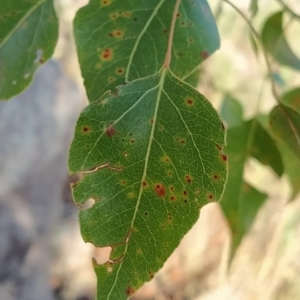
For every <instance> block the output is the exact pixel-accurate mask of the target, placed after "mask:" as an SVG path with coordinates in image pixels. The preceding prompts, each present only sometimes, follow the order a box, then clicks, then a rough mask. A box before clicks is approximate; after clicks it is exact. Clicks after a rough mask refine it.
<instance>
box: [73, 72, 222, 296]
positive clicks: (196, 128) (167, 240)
mask: <svg viewBox="0 0 300 300" xmlns="http://www.w3.org/2000/svg"><path fill="white" fill-rule="evenodd" d="M223 146H224V128H223V125H222V122H221V120H220V119H219V117H218V115H217V113H216V112H215V110H214V109H213V107H212V105H211V104H210V103H209V102H208V101H207V100H206V99H205V98H204V97H203V96H202V95H200V94H199V93H198V92H197V91H195V90H194V89H193V88H192V87H191V86H190V85H187V84H185V83H184V82H182V81H180V80H179V79H178V78H176V77H175V76H174V75H173V74H172V73H171V72H170V71H169V70H168V69H165V68H163V69H162V70H161V71H160V72H158V73H157V74H155V75H153V76H150V77H147V78H144V79H139V80H136V81H133V82H132V83H129V84H127V85H124V86H121V87H118V88H117V90H116V91H115V92H114V93H113V94H110V93H106V94H104V95H103V96H102V97H101V98H100V99H99V100H98V101H96V102H93V103H91V104H90V105H89V106H88V107H87V108H86V109H85V110H84V111H83V113H82V114H81V116H80V118H79V121H78V124H77V127H76V132H75V139H74V141H73V143H72V146H71V150H70V157H69V168H70V170H71V172H72V173H75V172H83V175H82V176H83V177H82V180H81V181H80V182H78V183H77V184H76V186H74V187H73V196H74V199H75V202H76V203H77V204H83V203H84V202H85V201H87V200H88V199H89V198H93V199H94V200H95V201H96V202H95V204H94V206H93V207H92V208H90V209H88V210H85V211H82V212H81V213H80V223H81V232H82V236H83V238H84V240H85V241H89V242H92V243H93V244H95V245H96V246H99V247H104V246H111V247H112V253H111V257H110V262H107V263H106V264H104V265H97V264H95V271H96V274H97V278H98V298H99V299H125V298H126V297H128V296H130V295H131V294H132V293H133V292H134V291H136V290H137V289H138V288H139V287H140V286H141V285H142V284H143V283H144V282H145V281H149V280H150V279H151V278H152V277H153V276H154V274H155V272H156V271H157V270H159V269H160V268H161V267H162V265H163V264H164V262H165V261H166V259H167V258H168V256H169V255H170V254H171V253H172V252H173V251H174V249H175V248H176V247H177V246H178V244H179V242H180V240H181V239H182V237H183V236H184V235H185V234H186V233H187V232H188V230H189V229H190V228H191V227H192V225H193V224H194V223H195V222H196V220H197V218H198V216H199V209H200V208H201V207H202V206H203V205H204V204H206V203H208V202H211V201H215V200H218V199H220V197H221V194H222V191H223V187H224V184H225V182H226V165H227V157H226V156H225V155H224V154H222V148H223Z"/></svg>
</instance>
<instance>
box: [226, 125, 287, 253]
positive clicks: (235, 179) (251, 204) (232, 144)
mask: <svg viewBox="0 0 300 300" xmlns="http://www.w3.org/2000/svg"><path fill="white" fill-rule="evenodd" d="M227 144H228V146H227V147H226V148H225V153H226V154H227V155H228V159H229V166H228V168H229V174H228V180H227V184H226V187H225V191H224V194H223V197H222V201H221V206H222V208H223V211H224V213H225V215H226V217H227V219H228V221H229V223H230V227H231V229H232V233H233V240H232V255H233V254H234V252H235V251H236V248H237V247H238V245H239V243H240V241H241V239H242V237H243V235H244V234H245V233H246V232H247V231H248V230H249V229H250V226H251V224H252V221H253V219H254V217H255V215H256V212H257V211H258V209H259V207H260V205H261V204H262V203H263V201H264V199H265V198H266V196H265V195H264V194H261V193H260V192H258V191H256V190H255V189H254V188H252V187H250V186H248V185H247V184H245V182H244V180H243V174H244V167H245V163H246V161H247V159H248V158H249V157H255V158H256V159H258V160H259V161H260V162H261V163H263V164H265V165H270V166H271V167H272V168H273V169H274V171H275V172H276V173H277V174H279V175H281V174H282V172H283V163H282V159H281V156H280V153H279V151H278V149H277V146H276V144H275V142H274V141H273V140H272V138H271V137H270V136H269V134H268V133H267V131H266V130H265V129H264V128H263V127H262V126H261V125H260V123H259V121H258V120H257V119H253V120H250V121H247V122H243V123H242V124H240V125H239V126H235V127H232V128H229V129H228V131H227Z"/></svg>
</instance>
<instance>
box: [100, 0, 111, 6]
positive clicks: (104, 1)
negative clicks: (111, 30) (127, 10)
mask: <svg viewBox="0 0 300 300" xmlns="http://www.w3.org/2000/svg"><path fill="white" fill-rule="evenodd" d="M100 3H101V5H102V6H107V5H109V4H110V3H111V0H101V2H100Z"/></svg>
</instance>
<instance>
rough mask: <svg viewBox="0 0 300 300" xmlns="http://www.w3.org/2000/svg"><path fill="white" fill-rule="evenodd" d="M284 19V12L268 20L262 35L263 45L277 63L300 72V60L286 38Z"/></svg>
mask: <svg viewBox="0 0 300 300" xmlns="http://www.w3.org/2000/svg"><path fill="white" fill-rule="evenodd" d="M282 18H283V11H279V12H277V13H275V14H273V15H272V16H270V17H269V18H268V19H267V21H266V23H265V25H264V27H263V30H262V34H261V38H262V42H263V45H264V47H265V49H266V50H267V51H268V52H269V53H270V54H271V55H272V56H273V58H274V59H275V60H276V61H277V62H279V63H281V64H283V65H286V66H289V67H291V68H294V69H296V70H300V59H299V58H298V57H297V56H296V55H295V53H294V52H293V51H292V49H291V48H290V46H289V44H288V42H287V40H286V38H285V33H284V31H283V28H282Z"/></svg>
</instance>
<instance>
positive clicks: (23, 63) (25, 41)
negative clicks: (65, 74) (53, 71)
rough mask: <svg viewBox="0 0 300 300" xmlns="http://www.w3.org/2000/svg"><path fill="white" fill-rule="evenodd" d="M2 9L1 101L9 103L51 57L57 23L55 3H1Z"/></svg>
mask: <svg viewBox="0 0 300 300" xmlns="http://www.w3.org/2000/svg"><path fill="white" fill-rule="evenodd" d="M0 6H1V10H0V11H1V12H0V28H1V30H0V99H9V98H11V97H12V96H14V95H16V94H18V93H20V92H21V91H22V90H23V89H25V88H26V87H27V86H28V84H29V83H30V82H31V79H32V77H33V74H34V72H35V70H36V69H37V68H38V67H39V66H40V65H41V64H42V63H44V62H45V61H46V60H48V59H49V58H50V57H51V56H52V54H53V51H54V47H55V45H56V41H57V37H58V20H57V18H56V15H55V11H54V7H53V0H29V1H25V0H14V1H11V0H1V5H0Z"/></svg>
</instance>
